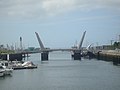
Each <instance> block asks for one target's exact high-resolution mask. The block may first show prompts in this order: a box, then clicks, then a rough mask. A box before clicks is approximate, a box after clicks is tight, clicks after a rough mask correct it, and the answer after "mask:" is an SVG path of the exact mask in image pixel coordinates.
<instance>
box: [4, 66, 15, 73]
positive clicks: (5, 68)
mask: <svg viewBox="0 0 120 90" xmlns="http://www.w3.org/2000/svg"><path fill="white" fill-rule="evenodd" d="M2 67H3V69H4V74H5V75H12V72H13V69H12V68H7V67H6V66H2Z"/></svg>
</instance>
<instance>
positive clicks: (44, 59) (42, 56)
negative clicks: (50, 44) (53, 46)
mask: <svg viewBox="0 0 120 90" xmlns="http://www.w3.org/2000/svg"><path fill="white" fill-rule="evenodd" d="M48 54H49V53H48V52H42V53H41V61H48V58H49V57H48Z"/></svg>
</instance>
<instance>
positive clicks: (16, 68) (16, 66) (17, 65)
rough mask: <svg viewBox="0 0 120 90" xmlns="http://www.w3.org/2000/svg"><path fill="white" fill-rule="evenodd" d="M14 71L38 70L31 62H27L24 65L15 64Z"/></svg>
mask: <svg viewBox="0 0 120 90" xmlns="http://www.w3.org/2000/svg"><path fill="white" fill-rule="evenodd" d="M12 68H13V69H14V70H19V69H34V68H37V65H35V64H33V62H31V61H26V62H24V63H23V64H20V63H19V64H14V65H13V67H12Z"/></svg>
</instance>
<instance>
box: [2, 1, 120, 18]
mask: <svg viewBox="0 0 120 90" xmlns="http://www.w3.org/2000/svg"><path fill="white" fill-rule="evenodd" d="M98 8H109V9H118V10H120V0H0V17H25V18H32V17H44V16H53V15H57V14H60V13H66V12H69V11H71V10H76V9H77V10H79V11H86V10H88V11H90V10H92V9H98Z"/></svg>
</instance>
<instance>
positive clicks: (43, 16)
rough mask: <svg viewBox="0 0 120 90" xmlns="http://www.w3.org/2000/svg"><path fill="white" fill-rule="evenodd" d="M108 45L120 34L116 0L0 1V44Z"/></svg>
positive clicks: (118, 10)
mask: <svg viewBox="0 0 120 90" xmlns="http://www.w3.org/2000/svg"><path fill="white" fill-rule="evenodd" d="M84 31H87V33H86V37H85V41H84V44H83V46H87V45H89V44H92V43H93V44H94V45H102V44H110V41H111V40H115V41H116V40H118V38H119V37H118V36H119V35H120V0H0V44H4V45H6V44H9V45H12V44H13V45H15V44H17V46H19V38H20V37H22V39H23V45H24V46H25V47H28V46H35V47H39V44H38V42H37V39H36V36H35V32H38V33H39V34H40V37H41V39H42V41H43V43H44V45H45V46H46V47H51V48H60V47H71V46H73V45H74V44H75V42H76V41H77V42H78V43H79V41H80V39H81V35H82V33H83V32H84Z"/></svg>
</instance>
